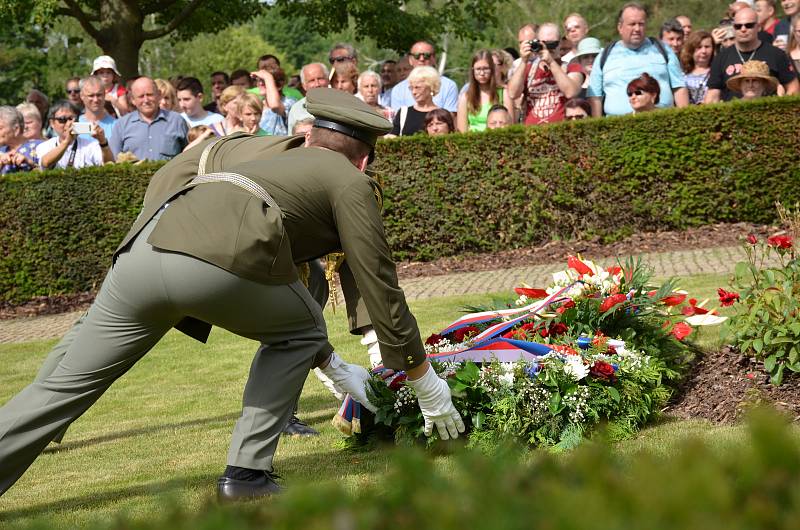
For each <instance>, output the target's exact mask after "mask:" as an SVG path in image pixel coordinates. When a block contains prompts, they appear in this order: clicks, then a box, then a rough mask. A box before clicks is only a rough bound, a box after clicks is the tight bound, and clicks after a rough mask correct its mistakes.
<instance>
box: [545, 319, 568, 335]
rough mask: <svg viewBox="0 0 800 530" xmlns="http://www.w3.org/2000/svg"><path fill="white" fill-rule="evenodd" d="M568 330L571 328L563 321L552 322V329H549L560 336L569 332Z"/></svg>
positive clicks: (551, 332) (552, 333)
mask: <svg viewBox="0 0 800 530" xmlns="http://www.w3.org/2000/svg"><path fill="white" fill-rule="evenodd" d="M567 330H569V328H568V327H567V325H566V324H564V323H563V322H551V323H550V329H549V330H548V331H549V332H550V335H553V336H558V335H563V334H564V333H566V332H567Z"/></svg>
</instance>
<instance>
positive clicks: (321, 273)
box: [34, 259, 330, 443]
mask: <svg viewBox="0 0 800 530" xmlns="http://www.w3.org/2000/svg"><path fill="white" fill-rule="evenodd" d="M308 263H309V270H310V274H309V277H308V292H309V293H310V294H311V297H312V298H313V299H314V301H315V302H316V303H317V304H318V305H319V307H320V308H321V309H324V308H325V304H327V303H328V296H329V293H330V291H329V289H328V280H326V279H325V270H324V269H323V267H322V265H321V264H320V262H319V260H318V259H315V260H311V261H310V262H308ZM85 319H86V313H84V314H83V315H81V317H80V318H79V319H78V320H76V321H75V323H74V324H73V325H72V327H71V328H70V329H69V331H67V333H66V334H65V335H64V336H63V337H61V340H60V341H58V343H57V344H56V345H55V346H53V349H51V350H50V352H49V353H48V354H47V357H46V358H45V360H44V362H43V363H42V366H41V368H39V373H37V374H36V378H35V379H34V382H36V383H40V382H42V381H44V380H45V379H47V378H48V377H49V376H50V374H52V373H53V371H54V370H55V369H56V367H57V366H58V363H60V362H61V358H62V357H64V355H66V353H67V350H68V349H69V346H70V344H72V342H73V341H74V340H75V337H77V336H78V332H79V331H80V328H81V325H82V324H83V321H84V320H85ZM265 348H266V346H264V345H263V344H262V345H261V346H259V348H258V351H256V355H264V354H265V352H264V350H265ZM326 350H327V348H326ZM321 357H323V356H317V358H316V359H315V361H314V362H315V364H318V361H319V360H320V358H321ZM301 393H302V389H301ZM299 402H300V394H297V398H296V399H295V405H294V410H293V412H294V413H296V412H297V408H298V404H299ZM68 427H69V426H68V425H67V426H65V427H64V428H63V429H62V430H61V431H60V432H58V433H57V434H56V435H55V436H54V437H53V440H52V441H54V442H57V443H61V441H62V440H63V439H64V435H65V434H66V432H67V428H68Z"/></svg>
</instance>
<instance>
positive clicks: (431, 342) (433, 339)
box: [425, 333, 444, 346]
mask: <svg viewBox="0 0 800 530" xmlns="http://www.w3.org/2000/svg"><path fill="white" fill-rule="evenodd" d="M443 339H444V337H442V336H441V335H439V334H438V333H434V334H432V335H431V336H430V337H428V338H427V339H425V344H427V345H428V346H436V345H437V344H438V343H439V342H440V341H441V340H443Z"/></svg>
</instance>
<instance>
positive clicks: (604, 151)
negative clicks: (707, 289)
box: [0, 97, 800, 303]
mask: <svg viewBox="0 0 800 530" xmlns="http://www.w3.org/2000/svg"><path fill="white" fill-rule="evenodd" d="M798 123H800V97H792V98H768V99H762V100H758V101H755V102H734V103H727V104H721V105H714V106H703V107H694V108H690V109H681V110H677V109H675V110H666V111H659V112H654V113H650V114H643V115H638V116H625V117H619V118H607V119H603V120H584V121H581V122H567V123H561V124H556V125H551V126H544V127H527V128H525V127H521V126H518V127H512V128H509V129H505V130H501V131H488V132H486V133H484V134H466V135H462V134H456V135H450V136H447V137H436V138H430V137H425V136H418V137H411V138H400V139H397V140H393V141H387V142H381V143H379V146H378V163H377V164H376V170H377V171H378V173H379V175H380V177H381V180H382V181H383V182H384V188H385V194H386V196H385V202H384V205H385V224H386V232H387V236H388V238H389V242H390V244H391V245H392V249H393V251H394V255H395V258H397V259H413V260H428V259H433V258H436V257H440V256H448V255H455V254H461V253H465V252H490V251H496V250H500V249H508V248H515V247H522V246H530V245H536V244H540V243H543V242H545V241H547V240H550V239H553V238H573V237H592V236H600V237H602V238H604V239H607V240H612V239H616V238H619V237H622V236H625V235H629V234H631V233H634V232H637V231H644V230H659V229H681V228H686V227H689V226H697V225H702V224H707V223H715V222H724V221H750V222H759V223H768V222H771V221H773V220H774V216H775V214H774V211H775V210H774V207H773V203H774V202H775V201H776V200H779V199H780V200H781V201H783V202H784V203H794V202H796V201H798V200H800V186H799V185H798V184H800V164H798V161H797V154H798V152H800V134H799V133H798V126H797V124H798ZM158 167H160V166H159V164H145V165H137V166H133V165H126V164H122V165H118V166H107V167H103V168H90V169H86V170H81V171H75V170H71V171H49V172H45V173H32V174H23V175H14V176H8V177H5V178H3V179H0V251H1V252H2V258H0V292H2V299H0V302H6V303H19V302H22V301H24V300H27V299H30V298H31V297H33V296H37V295H48V294H63V293H76V292H81V291H86V290H90V289H92V287H93V286H95V285H96V284H97V283H98V282H99V281H100V280H102V277H103V274H104V273H105V271H106V269H107V267H108V265H109V257H110V255H111V253H112V251H113V249H114V248H115V247H116V245H117V242H118V241H119V240H120V239H121V238H122V236H123V235H124V234H125V232H126V231H127V229H128V227H129V226H130V225H131V223H132V222H133V220H134V219H135V217H136V214H137V213H138V211H139V207H140V203H141V198H142V197H143V195H144V190H145V188H146V185H147V181H148V179H149V178H150V176H151V175H152V174H153V173H154V172H155V171H156V170H157V169H158Z"/></svg>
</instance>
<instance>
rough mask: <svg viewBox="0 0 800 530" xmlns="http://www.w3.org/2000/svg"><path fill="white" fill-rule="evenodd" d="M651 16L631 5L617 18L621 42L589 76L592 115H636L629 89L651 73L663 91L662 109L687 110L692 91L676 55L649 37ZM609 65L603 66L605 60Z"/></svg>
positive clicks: (595, 62) (601, 58)
mask: <svg viewBox="0 0 800 530" xmlns="http://www.w3.org/2000/svg"><path fill="white" fill-rule="evenodd" d="M646 24H647V13H646V11H645V9H644V7H642V6H641V5H640V4H638V3H635V2H629V3H627V4H625V5H624V6H623V7H622V10H621V11H620V14H619V18H618V19H617V31H618V32H619V35H620V37H621V40H620V41H619V42H617V43H614V44H610V45H609V46H613V48H612V49H611V50H610V53H608V54H605V53H601V54H600V55H598V56H597V58H596V59H595V61H594V65H593V67H592V74H591V76H589V89H588V92H587V95H588V97H589V102H590V103H591V105H592V115H593V116H602V115H603V114H606V115H610V116H613V115H620V114H630V113H631V112H633V109H632V108H631V105H630V103H629V101H628V94H627V88H628V83H630V82H631V81H632V80H633V79H634V78H636V77H638V76H639V75H641V74H642V73H648V74H650V76H652V77H653V78H655V79H656V80H657V81H658V84H659V87H660V88H661V97H660V101H659V103H658V106H659V107H672V106H676V107H686V106H688V105H689V92H688V90H687V89H686V82H685V80H684V75H683V71H682V70H681V65H680V62H679V61H678V57H677V56H676V55H675V53H674V52H673V51H672V50H671V49H670V48H669V47H667V46H664V45H663V44H661V43H660V42H656V41H653V40H651V39H648V38H647V37H646V33H645V28H646ZM604 57H605V63H604V64H602V65H601V63H602V60H603V58H604Z"/></svg>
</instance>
